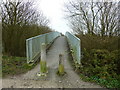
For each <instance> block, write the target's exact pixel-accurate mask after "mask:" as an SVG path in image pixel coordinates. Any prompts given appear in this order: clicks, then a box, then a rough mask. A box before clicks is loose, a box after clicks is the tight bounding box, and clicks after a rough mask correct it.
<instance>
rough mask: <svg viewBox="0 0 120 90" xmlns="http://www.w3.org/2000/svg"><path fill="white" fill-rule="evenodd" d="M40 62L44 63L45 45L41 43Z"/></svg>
mask: <svg viewBox="0 0 120 90" xmlns="http://www.w3.org/2000/svg"><path fill="white" fill-rule="evenodd" d="M41 61H46V45H45V43H42V45H41Z"/></svg>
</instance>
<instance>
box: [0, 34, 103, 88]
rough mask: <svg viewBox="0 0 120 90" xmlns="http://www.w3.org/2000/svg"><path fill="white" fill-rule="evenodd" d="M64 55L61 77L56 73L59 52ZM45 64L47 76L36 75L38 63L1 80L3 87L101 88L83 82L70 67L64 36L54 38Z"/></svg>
mask: <svg viewBox="0 0 120 90" xmlns="http://www.w3.org/2000/svg"><path fill="white" fill-rule="evenodd" d="M61 53H62V54H63V55H64V61H65V62H64V65H65V71H66V72H67V74H66V75H65V76H63V77H59V76H57V75H56V71H57V67H58V60H59V58H58V57H59V54H61ZM47 65H48V67H49V70H48V72H49V73H48V75H47V77H38V76H37V75H36V74H37V73H38V72H39V70H40V69H39V67H40V66H39V64H38V65H37V66H36V67H35V68H34V69H32V70H31V71H29V72H27V73H25V74H23V75H19V76H14V77H9V78H5V79H3V80H2V82H3V88H102V87H101V86H99V85H96V84H93V83H88V82H84V81H82V80H81V79H80V77H79V76H78V75H77V74H76V73H75V72H74V70H73V69H72V67H71V65H70V62H69V60H68V48H67V42H66V38H65V37H64V36H61V37H59V38H57V39H56V40H55V42H54V43H53V45H52V46H51V48H50V49H49V50H48V52H47Z"/></svg>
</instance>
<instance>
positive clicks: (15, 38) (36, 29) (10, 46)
mask: <svg viewBox="0 0 120 90" xmlns="http://www.w3.org/2000/svg"><path fill="white" fill-rule="evenodd" d="M48 32H51V30H50V29H49V28H48V27H46V26H37V25H31V26H23V27H20V26H18V25H15V26H12V25H10V26H8V27H7V28H3V32H2V34H3V35H2V39H3V40H2V41H3V48H4V50H3V54H7V55H10V56H20V57H24V56H26V39H28V38H30V37H33V36H36V35H40V34H44V33H48Z"/></svg>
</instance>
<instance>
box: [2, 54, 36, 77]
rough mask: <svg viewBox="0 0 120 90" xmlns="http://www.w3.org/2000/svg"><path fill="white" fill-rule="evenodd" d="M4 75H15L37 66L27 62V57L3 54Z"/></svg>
mask: <svg viewBox="0 0 120 90" xmlns="http://www.w3.org/2000/svg"><path fill="white" fill-rule="evenodd" d="M2 59H3V60H2V76H3V77H6V76H13V75H19V74H22V73H25V72H27V71H29V70H31V69H32V68H34V67H35V66H36V64H34V65H32V66H30V65H28V64H27V63H26V58H25V57H14V56H3V57H2Z"/></svg>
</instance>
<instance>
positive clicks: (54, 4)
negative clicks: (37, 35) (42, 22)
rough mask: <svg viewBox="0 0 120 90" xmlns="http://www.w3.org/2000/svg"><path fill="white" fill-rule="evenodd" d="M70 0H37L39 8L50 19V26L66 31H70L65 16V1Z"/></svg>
mask: <svg viewBox="0 0 120 90" xmlns="http://www.w3.org/2000/svg"><path fill="white" fill-rule="evenodd" d="M67 1H68V0H37V2H36V3H37V8H38V9H41V10H42V11H43V14H44V15H45V16H46V17H47V18H48V19H49V20H50V25H49V26H50V27H51V28H52V29H54V30H56V31H59V32H62V33H65V32H66V31H70V28H69V26H68V22H67V20H66V19H64V18H65V12H64V3H65V2H67Z"/></svg>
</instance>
